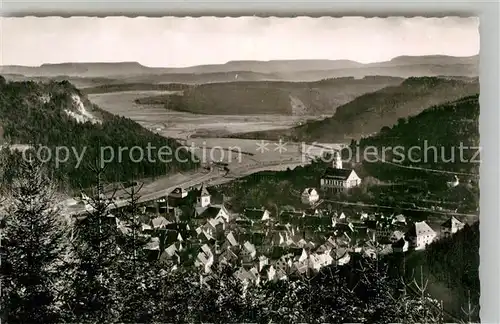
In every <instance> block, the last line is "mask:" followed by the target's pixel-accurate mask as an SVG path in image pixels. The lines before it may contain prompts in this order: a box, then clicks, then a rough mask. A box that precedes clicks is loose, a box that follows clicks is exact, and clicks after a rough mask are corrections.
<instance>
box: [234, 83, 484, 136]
mask: <svg viewBox="0 0 500 324" xmlns="http://www.w3.org/2000/svg"><path fill="white" fill-rule="evenodd" d="M477 93H479V81H478V79H477V78H473V79H467V80H461V79H460V78H437V77H418V78H416V77H412V78H408V79H406V80H405V81H404V82H402V83H401V84H399V85H395V86H388V87H385V88H383V89H380V90H377V91H375V92H371V93H367V94H364V95H361V96H359V97H357V98H355V99H354V100H352V101H350V102H349V103H347V104H345V105H342V106H340V107H338V108H337V110H336V112H335V115H334V116H333V117H330V118H326V119H323V120H319V121H313V122H309V123H307V124H304V125H301V126H297V127H295V128H291V129H286V130H274V131H266V132H256V133H248V134H237V135H234V136H232V137H239V138H256V139H277V138H279V137H283V138H287V139H292V140H300V141H318V142H324V143H328V142H349V141H351V140H352V139H359V138H361V137H364V136H369V135H371V134H374V133H376V132H378V131H379V130H380V129H381V128H382V127H384V126H392V125H394V124H396V123H397V121H398V119H400V118H406V117H409V116H413V115H417V114H419V113H420V112H422V111H424V110H425V109H426V108H428V107H431V106H434V105H438V104H443V103H445V102H448V101H452V100H456V99H459V98H461V97H464V96H468V95H474V94H477Z"/></svg>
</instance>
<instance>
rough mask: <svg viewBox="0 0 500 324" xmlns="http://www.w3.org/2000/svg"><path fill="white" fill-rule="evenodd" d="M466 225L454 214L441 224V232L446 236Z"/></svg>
mask: <svg viewBox="0 0 500 324" xmlns="http://www.w3.org/2000/svg"><path fill="white" fill-rule="evenodd" d="M464 226H465V224H464V223H462V222H461V221H459V220H458V219H456V218H455V217H454V216H452V217H450V218H449V219H448V220H447V221H446V222H444V223H443V224H441V233H442V234H443V235H444V236H445V237H446V236H449V235H452V234H455V233H456V232H458V231H460V230H461V229H463V228H464Z"/></svg>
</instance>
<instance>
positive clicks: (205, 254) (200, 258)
mask: <svg viewBox="0 0 500 324" xmlns="http://www.w3.org/2000/svg"><path fill="white" fill-rule="evenodd" d="M213 263H214V254H213V253H212V250H211V249H210V247H209V246H208V245H207V244H204V245H203V246H202V247H201V251H200V252H199V253H198V255H197V257H196V261H195V266H196V267H201V268H202V269H203V270H204V272H205V273H209V272H210V271H211V267H212V265H213Z"/></svg>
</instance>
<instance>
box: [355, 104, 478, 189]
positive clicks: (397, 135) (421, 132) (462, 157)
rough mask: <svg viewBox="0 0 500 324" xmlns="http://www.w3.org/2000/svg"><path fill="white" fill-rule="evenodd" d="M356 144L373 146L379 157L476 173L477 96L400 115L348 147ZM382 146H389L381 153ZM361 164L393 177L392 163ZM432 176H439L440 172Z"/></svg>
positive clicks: (401, 171)
mask: <svg viewBox="0 0 500 324" xmlns="http://www.w3.org/2000/svg"><path fill="white" fill-rule="evenodd" d="M398 146H399V147H400V148H401V149H400V150H399V153H398V152H397V150H396V149H394V148H396V147H398ZM355 147H358V149H360V150H361V151H363V150H365V149H366V148H367V147H372V148H375V149H376V151H377V154H378V158H380V159H383V160H385V161H387V162H396V163H397V164H399V165H402V166H406V167H419V168H426V169H435V170H438V171H439V170H442V171H448V172H457V173H459V174H461V173H464V174H472V175H474V174H475V175H478V174H479V165H480V163H479V162H480V154H478V153H479V96H478V95H475V96H470V97H464V98H461V99H459V100H456V101H452V102H448V103H445V104H441V105H436V106H433V107H430V108H428V109H426V110H425V111H423V112H422V113H420V114H418V115H417V116H412V117H409V118H407V119H406V118H400V119H399V120H398V123H397V124H396V125H394V126H392V127H383V128H382V129H381V130H380V132H379V133H377V134H376V135H373V136H371V137H367V138H363V139H361V140H360V141H359V143H356V142H353V143H352V144H351V148H352V149H354V148H355ZM461 147H462V149H461ZM384 148H389V149H386V150H385V152H384V155H385V156H382V151H383V149H384ZM412 148H413V149H412ZM461 151H462V152H461ZM370 162H371V163H370ZM363 166H364V167H365V168H366V169H369V170H370V173H372V174H374V175H375V176H376V177H380V178H382V179H384V178H390V179H394V170H395V167H394V166H393V165H385V166H384V165H381V163H373V161H368V162H367V161H364V163H363ZM397 173H398V174H399V175H404V176H407V175H408V174H419V173H422V172H420V171H418V170H411V169H406V170H405V169H402V168H399V170H398V172H397ZM424 173H425V172H424ZM432 176H437V177H439V173H433V174H432ZM448 178H449V176H448ZM472 179H474V177H472ZM474 180H475V181H476V182H477V179H474Z"/></svg>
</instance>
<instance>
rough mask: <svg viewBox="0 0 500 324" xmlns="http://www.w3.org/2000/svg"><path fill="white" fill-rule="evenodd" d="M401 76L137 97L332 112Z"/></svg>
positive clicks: (218, 111)
mask: <svg viewBox="0 0 500 324" xmlns="http://www.w3.org/2000/svg"><path fill="white" fill-rule="evenodd" d="M402 81H403V79H400V78H393V77H382V76H373V77H366V78H363V79H355V78H338V79H326V80H322V81H317V82H271V81H260V82H230V83H213V84H203V85H199V86H195V87H190V88H187V89H185V90H184V92H183V94H182V95H163V96H155V97H147V98H140V99H137V100H136V102H137V103H140V104H164V105H165V107H166V108H167V109H172V110H180V111H188V112H192V113H197V114H214V115H238V114H245V115H249V114H282V115H283V114H284V115H322V114H326V115H333V113H334V112H335V109H336V108H337V107H338V106H340V105H343V104H345V103H347V102H349V101H351V100H353V99H354V98H356V97H358V96H360V95H362V94H365V93H368V92H372V91H376V90H379V89H381V88H383V87H386V86H390V85H398V84H400V83H401V82H402Z"/></svg>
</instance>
